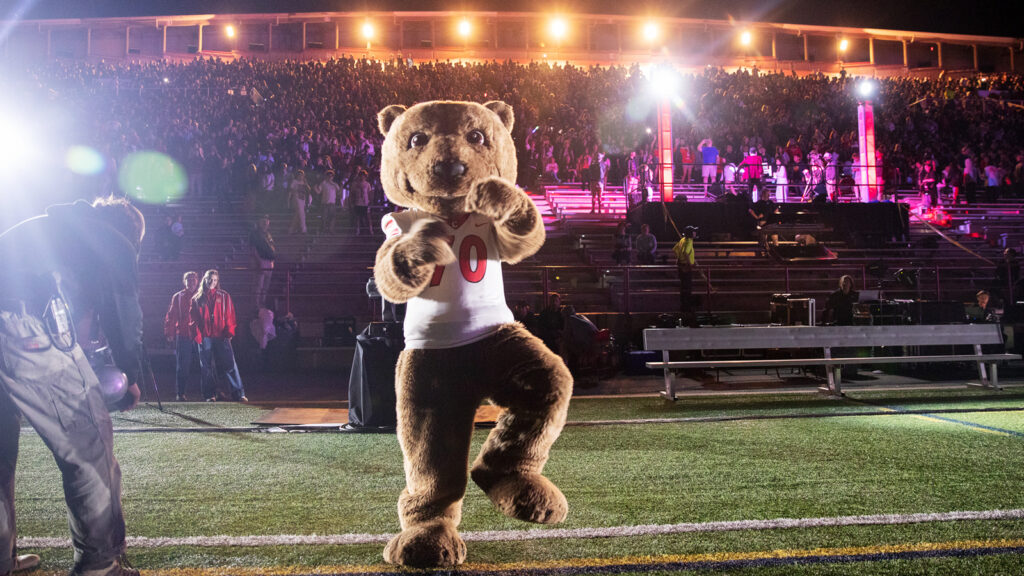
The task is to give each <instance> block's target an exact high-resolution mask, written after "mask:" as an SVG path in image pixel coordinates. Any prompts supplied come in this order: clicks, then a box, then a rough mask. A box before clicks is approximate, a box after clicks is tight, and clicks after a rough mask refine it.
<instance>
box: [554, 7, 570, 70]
mask: <svg viewBox="0 0 1024 576" xmlns="http://www.w3.org/2000/svg"><path fill="white" fill-rule="evenodd" d="M568 31H569V26H568V25H567V24H566V23H565V19H563V18H561V17H556V18H554V19H552V20H551V36H552V37H553V38H554V39H555V61H556V62H557V61H558V53H559V51H560V50H561V49H562V38H564V37H565V34H566V33H567V32H568Z"/></svg>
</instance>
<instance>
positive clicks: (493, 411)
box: [253, 404, 502, 426]
mask: <svg viewBox="0 0 1024 576" xmlns="http://www.w3.org/2000/svg"><path fill="white" fill-rule="evenodd" d="M501 410H502V409H501V408H500V407H498V406H491V405H490V404H486V405H484V406H481V407H479V408H477V409H476V417H475V418H474V419H473V422H474V423H475V424H477V425H478V426H488V425H490V426H493V425H494V422H495V421H496V420H497V419H498V416H499V415H500V414H501ZM347 423H348V410H347V409H344V408H274V409H273V410H271V411H270V412H269V413H267V414H265V415H263V416H261V417H260V418H258V419H256V420H254V421H253V424H259V425H263V426H331V425H338V426H341V425H342V424H347Z"/></svg>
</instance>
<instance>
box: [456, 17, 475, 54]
mask: <svg viewBox="0 0 1024 576" xmlns="http://www.w3.org/2000/svg"><path fill="white" fill-rule="evenodd" d="M458 32H459V36H461V37H462V54H463V56H462V57H463V58H465V57H466V56H468V52H469V35H470V34H472V33H473V25H472V24H470V22H469V20H467V19H465V18H463V19H462V20H460V21H459V27H458Z"/></svg>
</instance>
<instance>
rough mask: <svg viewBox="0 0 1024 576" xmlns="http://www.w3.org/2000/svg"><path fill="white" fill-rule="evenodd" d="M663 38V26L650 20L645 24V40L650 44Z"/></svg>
mask: <svg viewBox="0 0 1024 576" xmlns="http://www.w3.org/2000/svg"><path fill="white" fill-rule="evenodd" d="M660 37H661V26H658V23H657V22H655V21H653V20H650V21H648V22H647V23H646V24H644V40H646V41H648V42H654V41H656V40H657V39H658V38H660Z"/></svg>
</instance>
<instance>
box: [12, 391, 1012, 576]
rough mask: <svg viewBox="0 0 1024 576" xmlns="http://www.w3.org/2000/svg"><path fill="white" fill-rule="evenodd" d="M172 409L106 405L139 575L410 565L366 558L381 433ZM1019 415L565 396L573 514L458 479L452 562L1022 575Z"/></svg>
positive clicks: (21, 476)
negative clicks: (525, 516) (529, 509)
mask: <svg viewBox="0 0 1024 576" xmlns="http://www.w3.org/2000/svg"><path fill="white" fill-rule="evenodd" d="M165 408H166V410H165V411H164V412H159V411H157V410H156V409H155V408H154V407H151V406H142V407H140V408H139V409H138V410H136V411H134V412H131V413H128V414H119V415H116V416H115V419H114V425H115V428H117V429H118V431H119V432H118V433H117V434H116V435H115V448H116V451H117V455H118V458H119V460H120V461H121V464H122V469H123V472H124V505H125V514H126V518H127V520H128V532H129V537H130V539H131V548H130V557H131V559H132V561H133V562H134V564H135V565H136V566H137V567H139V568H141V569H142V570H143V572H144V573H146V574H152V575H168V576H170V575H182V576H186V575H189V574H196V575H197V576H199V575H214V574H218V575H219V574H238V575H250V574H294V575H298V574H314V573H316V574H352V573H367V574H389V573H395V572H402V571H396V570H395V568H394V567H389V566H387V565H384V564H383V563H382V562H381V559H380V558H381V557H380V553H381V548H382V542H383V541H384V540H386V538H387V537H388V535H390V534H393V533H395V532H397V531H398V518H397V513H396V510H395V506H396V499H397V496H398V493H399V491H400V490H401V488H402V486H403V484H404V481H403V476H402V461H401V453H400V451H399V448H398V443H397V440H396V439H395V437H394V436H393V435H388V434H351V433H348V434H340V433H335V434H325V433H298V432H277V433H271V432H267V431H260V432H256V431H252V428H251V422H252V420H254V419H255V418H257V417H259V415H260V414H263V413H264V412H265V409H263V408H261V407H257V406H245V405H234V404H219V405H208V404H202V403H192V404H167V405H165ZM1022 415H1024V393H1021V392H1020V391H1003V392H991V391H985V390H957V391H952V390H945V391H941V392H935V391H932V392H924V393H923V392H902V393H896V392H873V393H869V392H857V393H855V394H850V395H849V396H848V397H847V398H844V399H828V398H823V397H817V396H810V395H808V396H792V395H787V396H783V395H777V396H773V395H763V396H727V397H705V398H686V399H684V400H683V401H681V402H678V403H674V404H673V403H668V402H664V401H663V400H661V399H658V398H602V399H596V398H585V397H582V398H574V400H573V403H572V406H571V407H570V415H569V419H570V425H569V426H567V427H566V429H565V431H564V432H563V434H562V437H561V438H560V439H559V441H558V442H557V443H556V444H555V447H554V450H553V452H552V457H551V461H550V462H549V464H548V467H547V469H546V473H547V474H548V476H549V477H550V478H551V479H552V480H554V481H555V482H556V483H557V484H558V485H559V486H560V487H561V488H562V490H563V491H564V492H565V494H566V497H567V498H568V500H569V503H570V516H569V519H568V520H567V521H566V522H565V523H564V524H562V525H560V526H557V527H552V528H538V527H537V526H534V525H528V524H523V523H520V522H516V521H514V520H510V519H507V518H505V517H504V516H501V515H500V514H499V513H498V512H497V511H495V510H494V509H493V508H492V507H491V506H490V503H489V502H488V501H487V499H486V497H485V496H484V495H483V494H482V493H481V492H480V490H479V489H477V488H476V487H475V486H474V485H472V484H470V486H469V488H468V490H467V494H466V500H465V505H464V514H463V522H462V525H461V527H460V528H461V530H462V531H463V532H464V534H465V536H466V540H467V543H468V549H469V556H468V564H467V565H466V566H464V567H463V569H462V570H460V571H463V572H468V573H473V574H506V573H508V574H538V575H541V574H584V573H588V574H589V573H617V574H620V573H647V574H649V573H679V572H686V571H691V570H701V571H712V572H714V571H729V572H730V573H732V572H738V573H746V572H748V571H749V572H750V573H757V574H776V573H778V574H793V573H796V574H864V573H872V574H890V573H891V574H908V573H909V574H914V573H920V574H961V573H964V572H970V573H981V574H1020V573H1024V540H1022V539H1021V537H1022V535H1024V491H1022V490H1021V488H1022V487H1024V449H1022V448H1024V445H1022V443H1024V417H1022ZM184 429H188V430H198V431H183V430H184ZM213 429H217V430H219V431H218V432H213V431H204V430H213ZM24 432H25V433H23V435H22V440H21V454H20V459H19V463H18V474H17V493H16V502H17V506H18V525H19V535H20V540H19V546H20V547H21V548H22V549H24V550H28V551H34V552H38V553H40V554H42V555H43V558H44V563H43V566H42V570H41V571H40V572H39V574H40V575H42V574H58V573H61V572H62V571H65V570H67V568H69V566H70V561H71V552H70V550H69V549H68V548H67V547H66V546H67V542H66V541H67V538H68V535H67V524H66V518H65V511H64V502H63V493H62V490H61V488H60V479H59V475H58V473H57V470H56V467H55V466H54V464H53V460H52V458H51V457H50V455H49V452H48V451H47V450H46V449H45V447H44V446H43V445H42V443H41V442H40V441H39V439H38V437H36V436H35V434H34V433H31V431H30V429H25V430H24ZM485 435H486V431H485V430H481V431H478V432H476V433H475V435H474V438H473V440H474V442H473V450H474V454H475V450H477V449H479V446H480V444H481V443H482V441H483V438H484V437H485ZM217 537H225V539H223V540H221V539H218V538H217ZM283 537H287V538H283Z"/></svg>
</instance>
